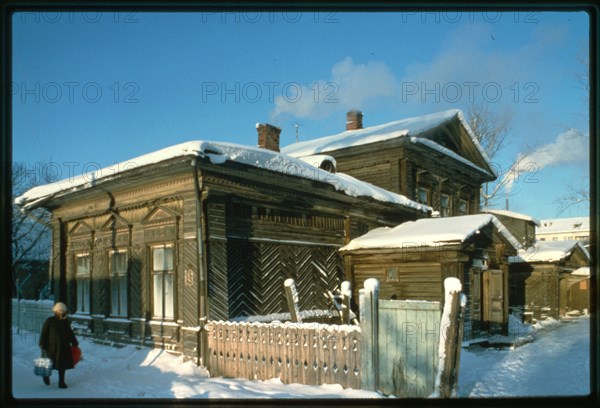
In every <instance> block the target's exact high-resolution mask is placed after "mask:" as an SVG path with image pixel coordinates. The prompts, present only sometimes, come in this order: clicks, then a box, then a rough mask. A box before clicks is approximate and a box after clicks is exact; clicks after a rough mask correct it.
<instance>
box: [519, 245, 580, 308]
mask: <svg viewBox="0 0 600 408" xmlns="http://www.w3.org/2000/svg"><path fill="white" fill-rule="evenodd" d="M510 262H511V265H510V272H509V288H510V307H512V308H515V309H516V310H519V311H521V312H522V313H523V317H524V319H526V320H529V319H531V318H533V319H536V320H539V319H545V318H547V317H552V318H554V319H558V318H560V317H561V316H565V314H566V313H568V312H569V311H571V310H573V309H574V308H576V309H578V310H579V309H580V308H582V305H583V304H587V305H588V307H589V276H585V275H582V274H580V273H577V274H575V275H573V271H575V270H577V269H579V268H581V267H585V266H589V264H590V255H589V253H588V251H587V250H586V249H585V248H584V247H583V245H582V244H581V242H579V241H574V240H564V241H537V242H536V244H535V245H534V246H532V247H530V248H528V249H526V250H520V251H519V253H518V255H517V256H515V257H512V258H511V259H510ZM586 281H587V282H586ZM582 282H583V283H582ZM574 285H577V286H574ZM579 292H583V293H579ZM574 294H575V295H574ZM573 296H575V298H576V299H577V300H575V301H573ZM586 297H587V298H588V301H587V303H586V302H585V298H586Z"/></svg>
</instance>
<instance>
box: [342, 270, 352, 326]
mask: <svg viewBox="0 0 600 408" xmlns="http://www.w3.org/2000/svg"><path fill="white" fill-rule="evenodd" d="M340 292H341V294H342V310H341V313H340V314H341V318H342V324H349V323H350V303H351V300H352V286H351V284H350V282H348V281H343V282H342V284H341V286H340Z"/></svg>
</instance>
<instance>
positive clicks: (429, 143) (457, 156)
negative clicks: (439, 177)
mask: <svg viewBox="0 0 600 408" xmlns="http://www.w3.org/2000/svg"><path fill="white" fill-rule="evenodd" d="M410 141H411V142H412V143H420V144H422V145H424V146H427V147H429V148H431V149H434V150H436V151H438V152H440V153H442V154H445V155H446V156H448V157H451V158H453V159H454V160H457V161H459V162H461V163H463V164H466V165H467V166H470V167H472V168H474V169H475V170H477V171H480V172H482V173H485V174H488V175H490V176H494V177H495V175H493V174H491V173H490V172H489V171H487V170H484V169H482V168H481V167H479V166H478V165H476V164H475V163H473V162H472V161H470V160H468V159H465V158H464V157H462V156H461V155H460V154H457V153H455V152H453V151H452V150H450V149H448V148H447V147H444V146H442V145H440V144H439V143H436V142H434V141H433V140H429V139H425V138H422V137H416V136H413V137H411V138H410Z"/></svg>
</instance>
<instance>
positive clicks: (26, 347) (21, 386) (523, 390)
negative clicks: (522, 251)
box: [12, 317, 590, 399]
mask: <svg viewBox="0 0 600 408" xmlns="http://www.w3.org/2000/svg"><path fill="white" fill-rule="evenodd" d="M534 337H535V340H534V341H533V342H530V343H527V344H524V345H522V346H521V347H518V348H516V349H514V350H510V349H504V350H496V349H479V350H471V351H467V350H464V349H463V351H462V354H461V366H460V380H459V389H458V396H459V397H504V396H540V395H586V394H588V393H589V392H590V387H589V373H590V371H589V346H590V340H589V318H588V317H579V318H576V319H573V320H572V321H566V322H555V323H554V324H549V325H543V326H541V327H538V328H536V330H535V333H534ZM12 339H13V395H14V397H15V398H103V399H107V398H108V399H110V398H136V399H139V398H169V399H172V398H219V399H222V398H227V399H247V398H355V399H362V398H381V397H382V396H381V395H380V394H378V393H374V392H367V391H361V390H344V389H342V387H341V386H339V385H323V386H306V385H299V384H291V385H286V384H283V383H281V381H279V380H278V379H272V380H269V381H263V382H260V381H259V382H255V381H248V380H244V379H226V378H210V377H209V376H208V374H207V373H206V372H205V371H204V370H203V369H201V368H199V367H197V366H196V365H195V364H193V363H192V362H185V363H184V362H183V360H182V358H181V357H177V356H173V355H171V354H169V353H167V352H165V351H161V350H155V349H148V348H136V347H135V346H127V347H122V348H114V347H110V346H103V345H99V344H96V343H93V342H92V341H91V340H87V339H83V338H81V339H80V343H81V344H80V346H81V349H82V350H83V354H84V360H83V361H82V362H80V363H79V364H78V365H77V367H76V368H75V369H74V370H69V371H67V377H66V382H67V384H68V385H69V388H68V389H59V388H58V387H57V381H58V378H57V374H56V372H54V373H53V375H52V377H51V382H52V384H51V385H50V386H46V385H44V384H43V383H42V380H41V378H40V377H36V376H35V375H34V374H33V363H32V361H33V359H34V358H36V357H38V356H39V349H38V347H37V341H38V335H37V333H31V332H21V333H20V334H17V333H16V331H15V332H14V333H13V336H12Z"/></svg>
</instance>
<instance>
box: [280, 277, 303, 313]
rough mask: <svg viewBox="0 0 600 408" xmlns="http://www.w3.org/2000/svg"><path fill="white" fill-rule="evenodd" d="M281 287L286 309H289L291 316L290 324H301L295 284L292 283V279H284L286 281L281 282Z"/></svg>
mask: <svg viewBox="0 0 600 408" xmlns="http://www.w3.org/2000/svg"><path fill="white" fill-rule="evenodd" d="M283 286H284V287H285V297H286V299H287V304H288V309H290V314H291V316H292V322H294V323H302V318H301V317H300V306H298V303H299V299H298V290H297V289H296V282H294V280H293V279H292V278H290V279H286V281H285V282H283Z"/></svg>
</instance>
